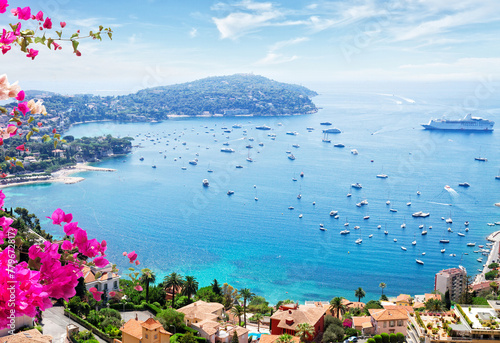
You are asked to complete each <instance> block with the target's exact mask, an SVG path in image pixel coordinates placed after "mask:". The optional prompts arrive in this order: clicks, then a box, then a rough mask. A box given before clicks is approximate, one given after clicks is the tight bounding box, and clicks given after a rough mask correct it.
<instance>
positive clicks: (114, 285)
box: [113, 281, 118, 289]
mask: <svg viewBox="0 0 500 343" xmlns="http://www.w3.org/2000/svg"><path fill="white" fill-rule="evenodd" d="M113 287H114V288H115V289H117V288H118V281H115V282H114V283H113Z"/></svg>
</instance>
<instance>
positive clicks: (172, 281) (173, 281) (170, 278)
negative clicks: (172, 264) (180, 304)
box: [163, 272, 184, 307]
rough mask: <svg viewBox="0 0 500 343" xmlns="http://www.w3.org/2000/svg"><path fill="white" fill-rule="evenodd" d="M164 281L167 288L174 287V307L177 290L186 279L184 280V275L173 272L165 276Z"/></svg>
mask: <svg viewBox="0 0 500 343" xmlns="http://www.w3.org/2000/svg"><path fill="white" fill-rule="evenodd" d="M163 281H164V285H165V288H166V289H169V288H172V307H174V303H175V291H176V290H177V288H179V287H181V286H182V285H183V283H184V280H182V275H180V274H177V273H175V272H173V273H171V274H170V275H167V276H165V278H164V279H163Z"/></svg>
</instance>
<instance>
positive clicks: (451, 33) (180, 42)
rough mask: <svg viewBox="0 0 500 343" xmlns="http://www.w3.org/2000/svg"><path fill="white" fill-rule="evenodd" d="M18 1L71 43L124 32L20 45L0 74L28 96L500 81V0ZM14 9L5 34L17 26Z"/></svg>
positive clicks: (4, 18) (13, 1)
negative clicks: (216, 84)
mask: <svg viewBox="0 0 500 343" xmlns="http://www.w3.org/2000/svg"><path fill="white" fill-rule="evenodd" d="M9 3H10V5H11V6H10V7H9V9H10V8H11V7H17V6H21V7H24V6H27V5H30V6H31V7H32V9H33V10H34V11H36V12H37V11H38V10H42V11H43V12H44V13H45V14H46V16H49V17H51V18H52V21H53V22H54V23H59V22H60V21H64V22H66V23H67V26H66V28H65V29H64V35H66V36H67V35H70V34H71V33H73V32H74V31H76V30H77V29H80V30H81V32H82V33H86V32H88V31H91V30H95V29H96V28H97V27H98V26H99V25H103V26H105V27H111V28H112V30H113V31H114V33H113V40H112V41H110V40H109V39H107V38H104V39H103V41H102V42H99V41H94V40H91V39H86V40H82V41H81V44H80V51H81V52H82V56H81V57H76V56H75V55H74V54H73V53H72V49H71V46H70V45H69V44H62V46H63V50H61V51H49V50H48V49H47V48H46V47H43V46H39V49H40V54H39V55H38V56H37V58H36V59H35V60H34V61H31V59H28V58H26V57H25V56H24V54H23V53H22V52H20V51H14V50H11V51H10V52H8V53H7V54H6V55H4V56H0V61H1V62H0V63H1V64H0V66H1V68H0V74H3V73H7V74H8V77H9V81H11V82H13V81H16V80H18V81H19V83H20V84H21V86H22V87H23V89H43V90H50V91H55V92H58V93H62V94H69V93H94V94H103V95H118V94H129V93H133V92H136V91H138V90H140V89H144V88H148V87H155V86H162V85H169V84H174V83H181V82H188V81H193V80H196V79H200V78H203V77H207V76H215V75H230V74H235V73H254V74H259V75H263V76H266V77H269V78H271V79H274V80H277V81H282V82H290V83H297V84H302V85H304V86H306V87H310V88H313V89H314V88H315V87H320V85H325V84H330V83H331V84H343V83H350V84H360V85H361V84H366V83H370V82H373V83H377V82H378V83H384V82H400V83H401V82H403V83H404V82H417V83H421V84H426V83H429V82H441V81H447V82H463V81H469V82H470V81H473V82H483V81H484V80H494V81H498V80H499V79H500V54H499V52H500V44H499V43H500V42H499V41H500V2H499V1H498V0H482V1H477V0H453V1H452V0H384V1H382V0H352V1H343V0H342V1H299V0H287V1H284V0H279V1H256V0H255V1H254V0H238V1H225V0H224V1H210V0H184V1H178V0H175V1H174V0H121V1H115V0H106V1H97V0H86V1H70V0H41V1H32V2H27V1H20V0H9ZM8 12H9V11H8ZM8 12H7V13H4V14H1V15H0V28H5V27H7V24H8V23H10V22H17V21H16V19H17V18H15V17H13V16H12V15H11V14H9V13H8ZM55 26H57V25H55ZM50 35H52V36H54V35H55V33H54V32H53V31H52V32H51V34H49V33H47V36H50ZM63 43H64V42H63ZM66 43H67V42H66ZM481 80H483V81H481Z"/></svg>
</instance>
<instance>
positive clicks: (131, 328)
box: [120, 319, 142, 340]
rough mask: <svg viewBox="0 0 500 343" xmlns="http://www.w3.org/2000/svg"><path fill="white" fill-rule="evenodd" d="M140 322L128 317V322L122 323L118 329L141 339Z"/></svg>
mask: <svg viewBox="0 0 500 343" xmlns="http://www.w3.org/2000/svg"><path fill="white" fill-rule="evenodd" d="M141 324H142V321H141V320H135V319H130V320H129V321H128V322H126V323H125V324H123V326H122V327H121V328H120V331H121V332H124V333H127V334H129V335H130V336H132V337H135V338H137V339H139V340H141V339H142V326H141Z"/></svg>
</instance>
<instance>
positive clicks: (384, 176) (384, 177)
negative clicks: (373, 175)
mask: <svg viewBox="0 0 500 343" xmlns="http://www.w3.org/2000/svg"><path fill="white" fill-rule="evenodd" d="M377 177H378V178H379V179H387V178H388V177H389V176H387V175H386V174H378V175H377Z"/></svg>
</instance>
